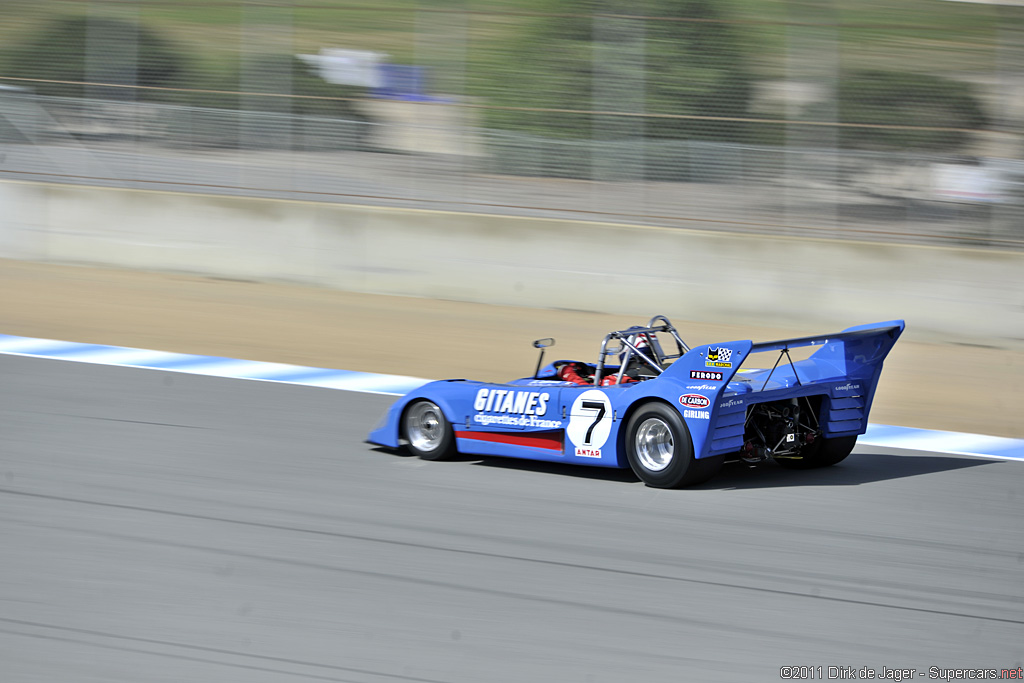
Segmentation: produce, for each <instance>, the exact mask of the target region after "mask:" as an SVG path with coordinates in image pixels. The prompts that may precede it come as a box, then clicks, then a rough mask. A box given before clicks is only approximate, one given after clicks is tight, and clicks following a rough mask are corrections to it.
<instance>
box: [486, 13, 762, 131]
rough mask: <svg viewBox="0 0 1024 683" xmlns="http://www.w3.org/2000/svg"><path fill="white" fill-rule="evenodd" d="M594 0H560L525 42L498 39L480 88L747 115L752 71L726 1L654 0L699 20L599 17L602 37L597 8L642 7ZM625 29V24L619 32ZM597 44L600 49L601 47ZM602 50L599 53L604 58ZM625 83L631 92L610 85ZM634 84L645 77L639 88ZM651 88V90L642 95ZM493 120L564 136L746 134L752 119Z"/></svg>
mask: <svg viewBox="0 0 1024 683" xmlns="http://www.w3.org/2000/svg"><path fill="white" fill-rule="evenodd" d="M633 7H634V6H633V5H632V4H630V3H623V4H622V5H621V6H620V7H614V6H612V5H610V4H609V3H597V2H593V1H592V0H552V2H551V6H550V7H549V8H548V11H550V12H553V13H557V14H558V15H559V16H556V17H550V16H548V17H544V18H542V19H539V20H538V21H536V22H535V23H534V24H533V25H532V26H531V27H530V28H528V29H527V30H526V31H524V32H523V34H522V35H521V36H520V37H519V38H518V40H517V41H516V42H513V43H511V44H508V45H504V46H496V48H495V49H493V50H491V51H490V54H489V56H488V57H487V58H486V59H485V60H483V61H480V60H479V59H478V61H477V62H476V63H474V64H473V65H472V68H471V79H470V84H471V89H470V90H471V93H472V94H474V95H476V96H479V97H481V98H483V99H484V100H485V101H486V102H487V103H488V104H490V105H496V106H499V107H501V106H507V107H520V108H544V109H570V110H590V109H594V108H595V96H596V99H597V103H596V105H597V106H596V108H597V109H604V110H622V111H627V112H634V113H649V114H651V113H653V114H683V115H691V116H702V117H722V118H726V117H743V116H746V114H747V105H748V102H749V100H750V95H751V76H750V72H749V70H748V68H747V65H746V62H745V55H744V51H743V48H742V40H741V37H740V36H739V35H738V33H737V32H736V30H735V28H734V26H733V25H731V24H728V23H724V22H722V21H717V20H720V19H724V18H725V15H724V10H723V3H722V2H720V1H717V0H649V2H647V3H645V5H644V12H643V13H644V14H648V15H652V16H659V17H668V18H686V19H691V20H697V21H671V20H665V19H662V20H646V21H643V20H629V19H616V18H609V19H599V20H598V21H599V22H600V21H607V22H608V23H607V26H609V27H610V29H609V30H606V31H604V32H603V34H602V35H601V36H600V41H598V42H594V29H595V19H594V16H595V13H600V12H615V11H619V12H621V13H623V14H632V13H635V9H633ZM618 27H621V28H622V29H623V30H621V31H616V28H618ZM595 51H600V52H599V53H596V52H595ZM595 56H596V57H597V58H596V59H595ZM607 83H610V84H612V85H611V86H610V87H612V88H614V87H617V86H616V84H618V86H621V87H622V89H623V91H624V92H623V98H622V99H621V100H616V99H615V98H614V94H612V95H609V94H606V93H603V91H602V88H605V87H606V86H605V84H607ZM634 83H638V84H642V85H638V86H635V87H634V85H633V84H634ZM640 93H642V94H640ZM486 125H487V126H489V127H492V128H497V129H503V130H511V131H518V132H523V133H529V134H534V135H543V136H549V137H561V138H581V139H585V138H594V137H596V138H606V139H617V138H619V139H621V138H623V137H628V136H630V135H635V134H638V133H639V134H641V135H643V136H644V137H647V138H654V139H693V140H733V141H735V140H742V139H744V137H745V135H746V124H744V123H743V122H736V121H724V120H697V119H673V118H656V117H647V118H645V119H643V121H642V123H638V119H628V118H626V117H617V116H607V115H604V116H602V115H590V114H575V113H558V112H532V111H516V110H511V109H509V110H502V109H497V110H489V111H487V114H486Z"/></svg>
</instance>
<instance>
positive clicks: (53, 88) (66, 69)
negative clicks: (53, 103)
mask: <svg viewBox="0 0 1024 683" xmlns="http://www.w3.org/2000/svg"><path fill="white" fill-rule="evenodd" d="M126 35H129V36H130V35H136V36H137V37H136V40H135V41H133V42H134V44H131V45H130V44H129V41H128V40H125V41H123V43H122V41H118V40H116V37H117V36H126ZM90 40H92V41H93V42H92V44H90ZM101 45H102V47H101ZM89 48H92V49H93V50H94V52H93V54H94V55H95V57H94V59H93V64H92V67H91V69H90V70H88V71H87V68H86V51H87V49H89ZM6 62H7V71H8V73H10V74H11V75H13V76H18V77H20V78H37V79H41V80H50V81H72V83H45V82H39V83H32V84H31V86H30V87H32V88H33V90H35V91H36V92H37V93H40V94H43V95H57V96H64V97H81V96H83V95H84V94H85V88H84V87H83V86H82V85H79V84H78V83H76V82H81V81H88V80H89V79H90V78H92V79H95V80H96V81H98V82H103V83H114V84H118V85H141V86H148V87H157V88H159V87H168V86H173V85H174V84H175V83H176V79H178V78H179V77H180V76H181V75H182V74H183V71H184V70H185V59H184V58H183V57H182V54H181V52H180V51H179V50H178V49H177V48H176V47H175V46H174V45H172V44H171V43H170V42H168V41H166V40H164V39H163V38H162V37H160V36H159V35H158V34H156V33H155V32H154V31H152V30H150V29H148V28H146V27H144V26H140V25H138V24H134V23H131V22H127V21H121V20H119V19H110V18H91V19H89V18H86V17H84V16H63V17H59V18H57V19H55V20H53V21H52V22H50V23H49V24H46V25H45V26H44V27H43V28H42V29H41V30H39V31H38V32H37V33H35V34H34V35H32V36H30V37H29V38H28V39H27V40H26V41H24V42H22V43H19V44H16V45H14V46H12V47H11V48H10V49H9V51H8V54H7V59H6ZM126 92H127V91H126V90H125V89H121V88H109V89H106V91H104V92H103V96H105V97H110V98H123V97H125V95H126ZM139 99H145V97H140V98H139Z"/></svg>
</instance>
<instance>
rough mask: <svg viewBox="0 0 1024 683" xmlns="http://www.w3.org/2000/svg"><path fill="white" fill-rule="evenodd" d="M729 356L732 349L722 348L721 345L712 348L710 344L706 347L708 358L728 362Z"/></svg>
mask: <svg viewBox="0 0 1024 683" xmlns="http://www.w3.org/2000/svg"><path fill="white" fill-rule="evenodd" d="M730 358H732V349H723V348H721V347H719V348H717V349H713V348H711V347H710V346H709V347H708V360H710V361H720V362H723V363H728V362H729V359H730Z"/></svg>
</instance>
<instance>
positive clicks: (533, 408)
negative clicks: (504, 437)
mask: <svg viewBox="0 0 1024 683" xmlns="http://www.w3.org/2000/svg"><path fill="white" fill-rule="evenodd" d="M550 400H551V394H550V393H548V392H546V391H513V390H511V389H480V390H478V391H477V392H476V400H474V401H473V409H474V410H476V411H477V414H476V415H474V416H473V422H475V423H477V424H479V425H484V426H489V425H499V426H506V427H540V428H542V429H556V428H558V427H561V426H562V421H561V420H545V419H542V418H541V416H542V415H545V414H546V413H547V412H548V402H549V401H550Z"/></svg>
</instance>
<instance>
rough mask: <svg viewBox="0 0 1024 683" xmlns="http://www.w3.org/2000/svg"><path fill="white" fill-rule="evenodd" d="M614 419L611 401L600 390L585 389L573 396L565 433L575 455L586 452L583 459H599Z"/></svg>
mask: <svg viewBox="0 0 1024 683" xmlns="http://www.w3.org/2000/svg"><path fill="white" fill-rule="evenodd" d="M567 391H571V390H567ZM573 393H575V392H573ZM570 396H572V394H570ZM614 417H615V416H614V414H613V413H612V402H611V399H609V398H608V395H607V394H605V393H604V392H603V391H601V390H600V389H587V390H586V391H583V392H582V393H579V394H577V395H575V396H573V401H572V407H571V408H570V410H569V424H568V425H566V427H565V433H566V436H567V437H568V440H569V441H570V442H571V443H572V445H573V446H574V447H575V450H576V454H577V455H580V452H579V451H580V450H586V451H587V454H586V455H585V457H589V458H599V457H601V447H602V446H604V444H605V442H607V441H608V436H609V435H610V434H611V431H612V421H613V418H614Z"/></svg>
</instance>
